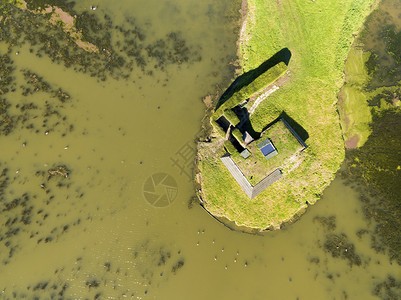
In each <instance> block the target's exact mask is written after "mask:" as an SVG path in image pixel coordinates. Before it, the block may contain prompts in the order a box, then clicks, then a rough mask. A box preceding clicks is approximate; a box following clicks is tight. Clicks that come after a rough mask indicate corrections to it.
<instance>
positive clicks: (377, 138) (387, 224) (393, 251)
mask: <svg viewBox="0 0 401 300" xmlns="http://www.w3.org/2000/svg"><path fill="white" fill-rule="evenodd" d="M371 128H372V133H371V135H370V137H369V139H368V140H367V142H366V143H365V145H364V146H363V147H361V148H359V149H356V150H353V151H349V152H348V153H347V155H346V161H347V166H348V176H349V177H350V178H353V179H354V180H356V181H358V182H361V183H363V184H364V185H365V186H366V187H367V188H368V192H369V195H368V197H364V199H365V201H364V202H363V205H364V207H365V214H366V215H367V216H368V217H369V218H374V220H375V221H376V222H378V225H377V226H376V228H375V234H376V235H377V237H376V240H375V241H374V243H373V246H374V247H375V248H376V249H378V250H379V251H381V250H383V249H385V248H388V249H389V255H390V257H391V259H394V260H397V261H398V263H399V264H401V246H400V236H401V235H400V228H401V223H400V220H399V216H400V214H401V210H400V207H401V206H400V199H401V190H400V188H399V187H400V186H401V167H400V163H399V158H400V155H401V136H400V132H401V112H400V111H399V110H398V109H395V108H394V109H392V110H385V111H383V112H380V113H376V114H374V115H373V122H372V124H371ZM369 196H374V199H371V198H372V197H369ZM383 246H384V247H383Z"/></svg>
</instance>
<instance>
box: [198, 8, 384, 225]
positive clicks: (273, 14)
mask: <svg viewBox="0 0 401 300" xmlns="http://www.w3.org/2000/svg"><path fill="white" fill-rule="evenodd" d="M376 2H377V1H376V0H343V1H337V0H325V1H314V2H313V1H304V0H294V1H265V0H249V1H248V4H249V5H248V6H249V14H248V19H247V29H246V35H247V38H244V40H242V42H241V45H240V53H241V64H242V66H243V71H244V72H247V71H249V70H252V69H254V68H257V67H258V66H259V65H260V64H261V63H262V62H264V61H265V60H266V59H268V58H269V57H271V56H272V55H274V54H275V53H277V52H278V51H279V50H281V49H283V48H286V47H287V48H288V49H289V50H290V51H291V54H292V56H291V60H290V62H289V65H288V70H289V71H290V76H289V79H288V80H287V82H286V84H285V85H284V86H282V87H281V88H280V89H279V90H278V91H276V92H275V93H273V94H272V95H270V96H269V97H268V98H267V99H266V100H265V101H263V102H262V103H261V104H260V105H259V106H258V108H257V109H256V111H255V113H254V114H252V115H251V118H250V121H251V124H252V126H253V127H254V129H255V131H259V132H261V131H262V130H263V129H264V128H265V126H266V125H267V124H269V123H270V122H272V121H273V120H275V119H276V118H277V117H278V116H279V115H280V113H282V112H283V111H284V112H285V113H286V114H287V115H288V116H289V117H291V118H292V119H293V120H294V121H296V122H297V123H298V124H299V125H300V126H301V127H302V128H303V129H304V130H305V131H306V132H307V134H308V136H309V138H308V139H307V140H306V143H307V145H308V148H307V149H306V150H304V151H302V152H301V153H299V154H298V155H297V156H296V157H295V158H294V159H293V160H290V161H288V162H286V163H284V165H283V167H282V171H283V178H282V179H280V180H279V181H277V182H275V183H274V184H273V185H271V186H270V187H269V188H268V189H266V190H265V191H264V192H262V193H261V194H260V195H258V196H257V197H255V198H254V199H252V200H250V199H249V198H248V197H247V196H246V195H245V194H244V192H243V191H242V190H241V189H240V188H239V186H238V184H237V182H236V181H235V180H234V179H233V178H232V176H231V175H230V173H229V172H228V171H227V170H226V168H225V167H224V165H223V164H222V163H221V162H220V160H219V159H217V158H216V157H211V156H207V155H202V153H200V157H202V159H201V160H200V162H199V168H200V171H201V177H202V178H201V180H202V196H203V200H204V201H205V208H206V209H208V210H209V211H210V212H211V213H212V214H215V215H216V216H224V217H226V218H228V219H230V220H232V221H235V222H236V223H237V224H238V225H242V226H248V227H253V228H260V229H265V228H279V227H280V224H282V223H283V222H286V221H291V220H292V219H293V217H294V215H296V214H298V213H300V212H301V211H303V210H304V209H305V207H306V206H307V203H309V204H314V203H315V202H316V201H317V200H318V199H319V198H320V195H321V193H322V192H323V190H324V189H325V188H326V187H327V186H328V185H329V183H330V182H331V180H332V179H333V178H334V174H335V172H336V171H337V170H338V168H339V167H340V164H341V162H342V161H343V159H344V141H343V137H342V133H341V127H340V121H339V116H338V113H337V94H338V92H339V89H340V87H341V86H342V84H343V67H344V62H345V59H346V57H347V54H348V52H349V50H350V46H351V42H352V40H353V34H355V33H357V32H358V30H359V28H360V27H361V25H362V23H363V20H364V18H365V17H366V16H367V15H368V14H369V12H370V10H371V8H372V6H371V5H372V4H376ZM217 142H218V138H217V139H215V140H214V142H212V143H210V144H209V145H207V146H205V147H209V148H210V149H209V153H210V152H211V151H212V150H214V152H218V151H216V149H214V148H216V147H217V145H218V143H217Z"/></svg>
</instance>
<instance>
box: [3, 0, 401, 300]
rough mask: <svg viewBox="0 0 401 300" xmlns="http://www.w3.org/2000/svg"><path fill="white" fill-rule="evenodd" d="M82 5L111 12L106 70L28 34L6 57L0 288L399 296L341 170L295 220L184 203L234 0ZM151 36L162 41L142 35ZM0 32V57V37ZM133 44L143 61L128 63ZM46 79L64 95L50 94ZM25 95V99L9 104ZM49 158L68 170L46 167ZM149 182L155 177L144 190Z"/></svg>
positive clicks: (230, 52) (221, 81) (227, 61)
mask: <svg viewBox="0 0 401 300" xmlns="http://www.w3.org/2000/svg"><path fill="white" fill-rule="evenodd" d="M91 5H93V3H91V2H89V1H80V2H79V3H77V5H76V6H75V7H74V9H75V10H76V11H77V12H84V11H86V12H88V14H94V15H95V16H96V18H98V20H99V22H103V23H102V24H104V23H105V22H106V21H105V20H107V19H106V18H105V17H104V15H105V14H107V15H108V16H109V17H110V20H111V21H112V24H113V26H110V29H109V30H108V31H107V32H108V33H109V34H110V43H111V44H112V45H114V48H113V49H115V51H116V53H121V54H119V55H121V57H124V59H125V61H126V64H125V65H123V66H122V67H118V66H117V67H115V68H114V69H113V68H111V67H106V68H103V67H102V66H103V65H102V63H103V62H104V59H103V58H99V62H100V63H99V64H100V65H95V64H94V63H92V62H93V61H95V62H96V60H90V61H89V63H88V64H87V70H89V71H87V72H86V73H83V72H82V71H76V70H74V69H79V68H80V67H81V66H80V65H76V64H73V65H71V66H69V67H68V66H67V67H66V66H65V65H64V63H65V62H64V61H63V60H57V59H56V62H52V60H51V59H50V57H52V56H51V55H48V54H46V53H44V51H43V50H38V49H40V45H41V44H40V43H39V45H33V46H32V45H30V44H29V43H25V44H23V45H17V46H13V47H12V48H10V49H11V50H10V52H9V53H8V54H7V55H8V56H9V57H10V58H11V59H12V63H10V64H11V65H12V67H13V68H14V70H13V71H12V77H13V83H12V84H11V85H10V86H9V89H10V90H9V91H8V92H6V93H4V94H3V95H1V97H0V98H1V99H5V100H6V102H7V103H9V104H10V106H9V107H8V108H7V114H8V115H7V116H8V117H7V116H6V115H5V114H2V115H1V116H2V120H3V121H5V120H8V119H7V118H9V119H11V120H12V122H11V123H7V122H6V123H5V124H12V125H13V127H12V128H11V129H9V133H8V134H6V131H3V129H4V127H0V128H1V129H2V134H1V135H0V149H1V156H0V157H1V159H0V171H3V173H2V174H1V173H0V175H1V176H0V184H1V186H0V197H1V198H0V199H1V212H0V222H1V224H2V227H1V228H0V239H1V243H0V261H1V272H0V293H1V294H0V295H1V296H0V298H1V299H3V298H4V299H14V298H15V299H24V298H25V299H33V298H34V297H38V298H39V299H51V298H54V299H59V298H61V299H94V298H98V299H121V298H131V299H378V297H379V296H381V297H382V298H383V299H389V298H390V297H391V295H393V294H391V293H395V295H396V296H397V295H399V293H400V288H399V286H397V285H399V282H398V280H399V278H400V276H401V268H400V266H399V265H397V264H396V263H395V262H391V261H390V259H389V257H388V255H387V254H386V252H377V251H376V250H375V249H374V248H372V245H371V238H372V237H373V236H374V235H372V233H373V232H374V230H375V223H374V221H373V220H368V219H366V217H365V214H364V211H363V205H361V201H360V200H359V198H360V194H361V192H363V191H364V188H363V187H361V186H357V185H356V184H355V183H353V182H352V181H351V182H350V181H349V180H348V179H347V176H345V175H344V176H345V178H341V177H340V176H337V178H336V179H335V181H334V182H333V183H332V185H331V186H330V187H329V188H328V189H327V190H326V191H325V193H324V196H323V199H322V200H321V201H319V202H318V204H316V205H315V206H313V207H311V208H310V209H309V211H308V212H307V213H306V214H305V215H304V216H303V217H302V218H301V219H300V220H299V221H298V222H296V223H295V224H292V225H288V226H287V227H286V228H284V229H283V230H281V231H277V232H270V233H266V234H263V235H260V236H257V235H249V234H244V233H240V232H235V231H231V230H229V229H227V228H226V227H224V226H223V225H221V224H220V223H218V222H217V221H216V220H214V219H213V218H212V217H210V216H209V215H208V214H207V213H206V212H205V211H204V210H203V209H202V208H201V207H200V206H199V205H197V204H193V205H191V204H190V203H191V198H192V197H193V196H194V192H193V185H192V182H191V180H190V176H191V174H192V171H191V167H192V161H193V159H194V156H195V152H194V147H195V144H194V142H193V141H194V138H195V136H196V134H197V132H198V131H199V127H200V123H201V119H202V117H203V113H204V106H203V103H202V98H203V97H204V96H206V95H207V94H210V93H214V92H216V90H217V91H218V90H219V89H224V88H225V87H226V86H227V85H228V84H229V82H230V80H231V78H232V77H233V66H232V65H231V63H232V62H233V61H234V60H235V53H236V49H235V42H236V38H237V35H236V34H237V31H236V30H235V26H236V24H237V22H238V20H239V15H238V13H237V11H238V9H239V8H240V3H232V2H231V1H225V0H223V1H218V2H216V1H211V0H207V1H203V2H198V1H192V0H190V1H174V2H171V1H142V0H141V1H136V2H130V1H119V2H112V1H103V2H101V3H99V5H98V7H97V9H96V10H94V11H93V10H91V9H90V7H91ZM115 26H120V27H121V28H122V27H123V30H122V31H120V29H119V28H120V27H118V28H116V27H115ZM128 30H131V31H129V32H128ZM104 32H106V31H99V32H96V34H98V35H101V34H103V33H104ZM124 32H128V33H124ZM134 32H140V33H141V34H143V36H144V37H143V40H141V38H138V37H136V38H134V37H135V36H136V35H135V33H134ZM171 33H175V34H174V35H173V38H172V36H171V35H170V34H171ZM131 37H132V38H131ZM160 40H162V41H164V44H163V45H164V46H163V47H162V46H160V47H156V46H154V45H156V44H155V43H156V42H157V41H160ZM118 42H120V44H119V45H118ZM160 43H163V42H159V44H157V45H161V44H160ZM0 44H1V47H0V50H1V54H2V55H4V54H6V52H7V51H8V44H6V43H5V42H3V43H0ZM134 44H135V45H136V46H135V47H134V46H132V45H134ZM141 45H142V46H141ZM152 45H153V46H152ZM150 46H152V47H153V48H152V49H158V51H159V52H157V54H154V53H155V52H154V51H153V52H152V51H151V50H150V48H149V47H150ZM155 47H156V48H155ZM30 49H33V51H32V53H31V51H30ZM135 49H136V51H139V50H138V49H140V55H139V54H137V55H136V58H138V57H141V59H143V60H144V61H145V64H143V62H141V63H140V64H136V63H134V64H133V67H132V71H131V70H130V67H129V66H127V65H128V64H129V59H130V57H131V56H129V55H128V52H129V50H132V51H134V50H135ZM147 49H148V50H147ZM177 49H178V50H177ZM185 49H187V50H185ZM38 51H39V53H41V57H38V56H37V55H36V54H37V53H38ZM70 51H71V52H70V53H75V52H73V50H70ZM74 51H75V50H74ZM149 51H150V52H149ZM17 52H18V55H17V54H16V53H17ZM76 53H80V52H76ZM150 53H153V54H154V55H153V54H150ZM85 55H86V54H85ZM116 55H117V54H116ZM83 57H86V56H83ZM116 59H117V56H116ZM141 61H142V60H141ZM3 65H4V64H3ZM141 66H142V67H141ZM2 70H4V67H2ZM27 70H29V71H30V72H31V73H35V74H37V75H38V76H39V77H41V78H42V81H43V82H47V83H48V85H49V88H47V89H41V90H39V91H37V92H32V93H30V92H28V93H26V95H23V93H24V91H25V92H26V89H27V88H30V91H34V90H35V87H37V85H36V86H35V85H34V84H35V83H32V79H34V80H33V81H35V78H37V77H34V78H32V77H29V76H28V77H26V76H24V73H26V71H27ZM97 71H98V72H97ZM90 74H92V75H93V76H90ZM2 78H6V77H4V75H2ZM36 83H37V82H36ZM13 89H15V91H13ZM59 89H61V90H62V91H63V92H64V93H66V94H68V95H69V98H68V99H64V98H62V100H63V101H62V100H60V99H59V98H58V97H57V95H58V94H57V91H58V90H59ZM0 103H1V102H0ZM30 103H33V104H34V105H35V107H36V108H34V107H33V106H32V105H31V106H30V108H29V109H21V107H22V105H24V104H25V105H28V104H30ZM18 104H19V106H17V105H18ZM31 124H32V125H31ZM3 125H4V123H3V124H2V126H3ZM57 166H65V167H66V168H67V169H68V177H63V176H60V175H54V176H51V178H49V176H48V175H49V173H48V170H53V171H54V170H56V167H57ZM160 173H162V174H165V175H161V176H159V175H157V174H160ZM187 175H189V177H188V176H187ZM159 180H166V181H163V183H164V184H165V185H158V186H157V184H156V189H155V190H152V188H153V186H154V184H155V183H158V182H159ZM160 195H166V196H165V197H164V198H159V196H160ZM13 200H15V201H14V202H13ZM159 206H162V207H159ZM389 276H391V277H390V279H389ZM391 278H394V279H395V281H394V282H393V281H392V280H391ZM375 295H376V296H375ZM377 295H379V296H377ZM389 295H390V296H389ZM394 299H396V298H394Z"/></svg>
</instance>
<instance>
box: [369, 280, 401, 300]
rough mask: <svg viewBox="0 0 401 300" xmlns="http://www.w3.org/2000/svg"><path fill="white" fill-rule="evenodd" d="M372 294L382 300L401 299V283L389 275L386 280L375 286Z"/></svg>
mask: <svg viewBox="0 0 401 300" xmlns="http://www.w3.org/2000/svg"><path fill="white" fill-rule="evenodd" d="M372 294H373V295H375V296H378V297H380V298H381V299H391V300H392V299H394V300H395V299H399V298H400V297H401V282H400V281H398V280H397V279H396V278H394V277H393V276H391V275H388V276H387V278H386V280H384V281H383V282H380V283H378V284H377V285H376V286H375V288H374V289H373V292H372Z"/></svg>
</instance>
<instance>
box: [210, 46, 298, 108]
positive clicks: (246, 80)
mask: <svg viewBox="0 0 401 300" xmlns="http://www.w3.org/2000/svg"><path fill="white" fill-rule="evenodd" d="M290 59H291V51H290V50H289V49H288V48H283V49H281V50H280V51H279V52H277V53H276V54H274V55H273V56H272V57H270V58H269V59H268V60H266V61H265V62H264V63H262V64H261V65H260V66H259V67H257V68H256V69H253V70H251V71H249V72H246V73H244V74H242V75H241V76H239V77H238V78H237V79H235V81H234V82H233V83H232V84H231V85H230V86H229V87H228V89H227V90H226V91H225V92H224V94H223V95H222V96H221V97H220V99H219V102H218V103H217V106H216V110H217V109H218V108H219V107H220V106H221V105H222V104H223V103H224V102H225V101H226V100H227V99H229V98H230V97H231V96H232V95H233V94H234V93H235V92H237V91H239V90H240V89H242V88H243V87H244V86H247V85H249V84H250V83H251V82H252V81H254V80H255V79H256V78H257V77H259V76H260V75H262V74H263V73H265V72H266V71H267V70H269V69H270V68H272V67H274V66H275V65H277V64H278V63H280V62H284V63H285V64H286V65H287V66H288V63H289V62H290ZM244 100H245V99H244Z"/></svg>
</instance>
